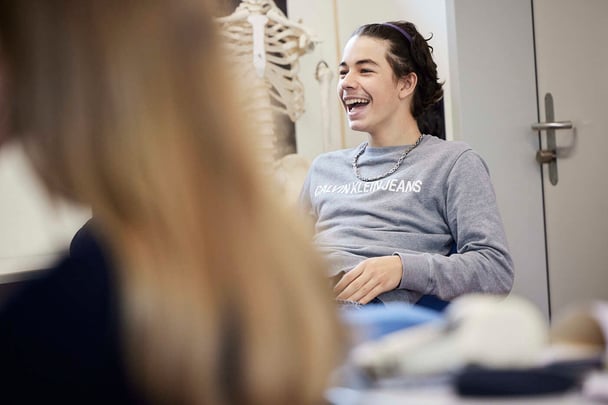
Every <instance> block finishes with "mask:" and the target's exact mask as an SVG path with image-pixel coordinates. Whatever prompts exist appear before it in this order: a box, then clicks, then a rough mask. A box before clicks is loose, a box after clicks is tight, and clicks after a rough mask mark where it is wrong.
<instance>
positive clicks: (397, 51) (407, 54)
mask: <svg viewBox="0 0 608 405" xmlns="http://www.w3.org/2000/svg"><path fill="white" fill-rule="evenodd" d="M389 24H390V25H389ZM391 25H394V26H396V27H399V28H400V29H402V30H404V31H405V32H406V33H407V34H409V36H410V37H411V43H410V40H409V38H407V37H406V36H405V35H404V34H403V33H401V32H400V31H399V30H398V29H397V28H395V27H393V26H391ZM354 36H366V37H371V38H376V39H381V40H385V41H388V43H389V46H388V51H387V54H386V59H387V60H388V63H389V64H390V66H391V68H392V69H393V73H394V74H395V77H397V78H399V77H403V76H405V75H407V74H409V73H412V72H414V73H416V76H418V84H417V86H416V90H415V91H414V100H413V103H412V115H413V116H414V118H415V119H416V120H417V121H418V122H419V124H420V123H421V122H426V121H427V120H428V117H426V116H425V115H427V113H432V112H433V111H432V110H433V109H432V108H431V107H432V106H434V105H435V104H436V103H437V102H439V101H440V100H441V99H442V98H443V83H442V82H439V80H438V77H437V64H435V61H434V60H433V56H432V53H433V47H432V46H430V45H429V44H428V41H429V40H430V39H431V38H432V35H431V36H430V37H429V38H428V39H425V38H424V37H423V36H422V35H421V34H420V33H419V32H418V30H417V29H416V26H415V25H414V24H412V23H410V22H407V21H392V22H389V23H385V24H366V25H362V26H361V27H359V28H358V29H357V30H356V31H355V32H353V34H352V35H351V37H354ZM421 130H423V128H421ZM423 132H424V131H423Z"/></svg>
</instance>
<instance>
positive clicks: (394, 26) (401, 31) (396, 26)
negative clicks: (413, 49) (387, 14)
mask: <svg viewBox="0 0 608 405" xmlns="http://www.w3.org/2000/svg"><path fill="white" fill-rule="evenodd" d="M382 25H386V26H389V27H391V28H394V29H396V30H397V31H399V32H400V33H401V35H403V36H404V37H405V39H407V41H408V42H409V43H410V45H412V43H413V40H412V36H411V35H410V34H408V33H407V31H406V30H404V29H403V28H401V27H399V26H398V25H395V24H391V23H383V24H382Z"/></svg>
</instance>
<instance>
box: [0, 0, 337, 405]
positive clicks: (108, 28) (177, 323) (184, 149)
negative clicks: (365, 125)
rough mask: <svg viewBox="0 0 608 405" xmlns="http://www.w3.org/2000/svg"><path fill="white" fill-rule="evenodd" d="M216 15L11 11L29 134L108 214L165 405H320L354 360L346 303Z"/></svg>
mask: <svg viewBox="0 0 608 405" xmlns="http://www.w3.org/2000/svg"><path fill="white" fill-rule="evenodd" d="M213 12H214V11H213V9H212V4H211V3H210V2H209V1H194V0H190V1H189V0H166V1H162V0H147V1H141V0H121V1H111V0H107V1H93V0H90V1H89V0H63V1H62V0H56V1H38V0H13V1H9V0H6V1H5V0H1V1H0V44H1V45H2V53H3V56H4V58H5V60H6V61H7V63H6V65H7V70H8V77H9V79H10V80H9V83H8V87H9V88H8V91H9V92H8V94H9V95H10V98H9V102H10V104H11V107H12V109H11V117H10V118H11V124H12V129H13V132H14V133H15V134H16V135H14V136H16V137H17V136H18V137H19V138H20V139H21V140H22V141H23V143H24V145H25V146H26V150H27V152H28V154H29V156H30V157H31V160H32V162H33V164H34V166H35V168H36V170H37V171H38V173H39V174H40V176H41V177H42V179H43V180H44V182H45V184H46V185H47V186H48V188H49V190H50V191H51V192H52V193H54V194H56V195H60V196H67V197H69V198H71V199H73V200H76V201H80V202H84V203H86V204H91V205H93V207H94V210H95V216H96V219H97V220H98V224H100V225H101V226H102V229H101V230H102V234H103V236H104V238H103V239H104V241H106V242H107V243H108V244H109V245H110V250H111V252H112V254H113V255H114V257H115V259H116V262H117V263H118V267H119V279H120V286H121V287H120V288H121V298H122V300H121V305H122V308H123V310H124V312H123V314H122V321H123V323H124V331H125V332H124V339H125V340H124V341H125V345H126V348H127V355H128V359H129V364H130V366H131V367H130V368H131V370H132V374H133V376H134V378H135V380H136V381H137V382H138V383H139V384H141V386H142V387H144V390H145V392H147V393H148V395H149V396H150V398H152V399H153V400H155V401H159V402H172V403H180V402H185V403H209V404H222V403H239V404H247V403H250V404H286V403H289V404H300V403H312V402H318V401H319V400H320V399H321V398H322V392H323V389H324V388H325V387H326V385H327V384H328V381H329V380H328V378H329V375H330V372H331V371H332V369H333V368H334V367H335V366H336V364H337V361H339V356H340V353H341V352H342V350H341V349H340V339H339V338H340V336H341V330H340V328H339V326H338V322H337V317H336V312H335V308H334V307H333V300H332V299H331V293H330V291H329V288H328V287H329V286H328V283H327V281H326V279H325V277H324V275H323V270H322V266H321V263H320V262H319V259H318V256H317V255H316V253H315V252H314V250H313V248H312V247H311V246H310V244H309V235H308V234H306V233H305V232H304V231H303V229H301V227H300V224H299V223H297V222H296V221H294V220H291V219H290V218H289V215H287V213H286V211H285V209H284V208H283V207H281V206H280V205H279V204H277V202H276V200H275V198H274V196H273V195H272V193H271V192H270V190H269V188H270V186H271V180H270V179H265V178H262V177H261V175H260V174H259V172H258V170H257V169H256V168H255V163H254V162H255V157H254V156H253V154H254V153H255V152H253V151H254V150H255V149H254V148H253V147H252V145H251V143H250V142H249V141H248V140H249V139H255V134H254V133H253V132H252V131H253V130H252V129H250V128H245V127H244V125H243V123H242V122H241V120H240V115H239V111H238V110H236V109H235V108H234V107H233V106H234V102H233V90H232V89H231V88H230V85H231V83H230V81H229V80H228V78H227V77H225V65H224V62H223V61H222V56H221V54H220V51H219V49H218V45H217V43H216V42H217V41H216V34H215V32H214V31H215V27H214V23H213V20H212V18H211V16H212V15H213ZM243 134H245V135H246V136H244V135H243Z"/></svg>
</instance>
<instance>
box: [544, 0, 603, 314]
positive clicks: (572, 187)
mask: <svg viewBox="0 0 608 405" xmlns="http://www.w3.org/2000/svg"><path fill="white" fill-rule="evenodd" d="M533 7H534V28H535V43H536V61H537V79H538V98H539V110H540V120H541V121H547V112H548V111H547V110H548V108H547V106H546V105H545V104H546V103H545V99H546V98H547V97H548V96H547V93H550V94H551V96H552V99H553V107H554V120H556V121H571V122H572V124H573V129H558V130H555V131H554V138H555V146H556V148H555V149H556V154H557V159H556V160H555V163H554V164H553V165H555V166H556V170H555V172H554V173H553V174H551V173H550V170H549V169H550V167H549V164H544V165H543V191H544V200H545V221H546V235H547V236H546V238H547V264H548V269H549V272H548V276H549V277H548V278H549V297H550V303H551V311H552V313H559V312H561V311H562V310H563V309H564V307H567V306H570V305H572V304H573V303H581V302H585V301H589V300H590V299H603V300H606V299H608V167H606V165H607V164H608V100H607V98H606V96H607V95H608V46H606V43H605V41H606V39H607V38H608V1H606V0H583V1H581V0H534V2H533ZM549 113H550V111H549ZM549 117H550V115H549ZM546 133H547V131H542V133H541V139H542V144H543V148H544V149H553V148H551V145H548V142H547V135H546ZM551 177H553V178H551ZM552 180H553V182H555V181H556V184H552Z"/></svg>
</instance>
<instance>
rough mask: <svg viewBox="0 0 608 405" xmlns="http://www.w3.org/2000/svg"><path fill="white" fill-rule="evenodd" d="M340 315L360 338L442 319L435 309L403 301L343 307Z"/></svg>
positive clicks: (366, 338)
mask: <svg viewBox="0 0 608 405" xmlns="http://www.w3.org/2000/svg"><path fill="white" fill-rule="evenodd" d="M340 316H341V318H342V321H343V322H344V323H345V324H346V325H347V326H348V327H350V328H352V329H353V331H354V332H355V334H356V336H357V338H358V339H360V340H374V339H378V338H380V337H382V336H384V335H386V334H388V333H391V332H395V331H397V330H400V329H405V328H409V327H412V326H416V325H420V324H423V323H426V322H433V321H440V320H442V319H443V314H442V313H441V312H439V311H437V310H434V309H430V308H424V307H421V306H418V305H411V304H405V303H388V304H384V305H361V306H353V307H343V308H341V309H340Z"/></svg>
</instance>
